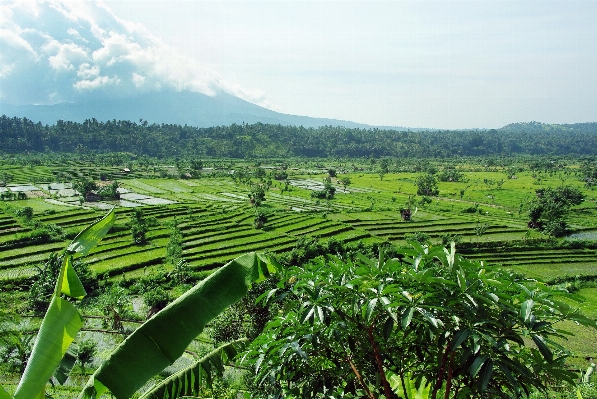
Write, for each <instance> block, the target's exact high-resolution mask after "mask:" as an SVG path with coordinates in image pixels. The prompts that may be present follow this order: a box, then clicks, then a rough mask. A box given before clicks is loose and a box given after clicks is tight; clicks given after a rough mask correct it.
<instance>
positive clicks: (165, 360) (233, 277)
mask: <svg viewBox="0 0 597 399" xmlns="http://www.w3.org/2000/svg"><path fill="white" fill-rule="evenodd" d="M264 260H267V261H269V259H268V258H266V257H264V256H258V255H256V254H255V253H248V254H245V255H242V256H240V257H238V258H236V259H235V260H233V261H231V262H229V263H228V264H226V265H225V266H223V267H221V268H220V269H218V270H217V271H216V272H214V273H213V274H212V275H210V276H209V277H208V278H206V279H205V280H203V281H201V282H200V283H199V284H197V285H196V286H195V287H193V288H192V289H190V290H189V291H188V292H186V293H185V294H184V295H182V296H180V297H179V298H178V299H177V300H175V301H174V302H172V303H171V304H169V305H168V306H167V307H166V308H164V309H163V310H162V311H160V312H159V313H158V314H156V315H155V316H154V317H152V318H151V319H149V320H148V321H147V322H145V323H144V324H143V325H142V326H141V327H139V328H138V329H137V330H135V332H134V333H133V334H131V335H130V336H129V337H128V338H127V339H126V340H125V341H124V342H122V343H121V344H120V345H119V346H118V347H117V348H116V350H115V351H114V352H113V353H112V354H111V355H110V357H109V358H108V359H106V360H105V361H104V363H103V364H102V365H101V366H100V367H99V369H97V370H96V372H95V373H94V375H93V376H92V377H91V379H90V380H89V382H88V383H87V386H86V387H85V389H84V391H83V392H81V394H80V395H79V398H91V397H92V396H93V394H94V388H93V386H94V385H95V383H96V382H100V383H101V384H102V385H104V386H105V387H107V388H108V389H109V390H110V391H111V392H112V394H113V395H114V396H115V397H116V398H118V399H124V398H129V397H130V396H132V395H133V393H135V391H137V390H138V389H139V388H140V387H142V386H143V385H144V384H145V383H146V382H147V381H148V380H149V379H150V378H151V377H153V376H154V375H156V374H158V373H159V372H161V371H162V370H163V369H164V368H165V367H167V366H169V365H170V364H172V363H173V362H174V361H175V360H176V359H178V358H179V357H180V356H181V355H182V353H183V352H184V350H185V349H186V347H187V346H188V345H189V343H190V342H191V341H192V340H193V339H194V338H195V337H196V336H198V335H199V334H200V333H201V332H202V331H203V328H204V327H205V325H206V324H207V323H208V322H210V321H211V320H213V319H214V318H215V317H216V316H218V315H219V314H220V313H221V312H222V311H223V310H224V309H226V308H227V307H228V306H230V305H231V304H233V303H235V302H236V301H238V300H239V299H240V298H242V297H243V296H244V295H245V294H246V293H247V291H248V289H249V288H250V286H251V284H252V283H253V282H255V281H261V280H262V279H264V278H265V273H266V272H267V273H269V271H270V270H273V269H274V266H273V265H271V267H270V265H264V264H263V262H264ZM98 396H99V395H98Z"/></svg>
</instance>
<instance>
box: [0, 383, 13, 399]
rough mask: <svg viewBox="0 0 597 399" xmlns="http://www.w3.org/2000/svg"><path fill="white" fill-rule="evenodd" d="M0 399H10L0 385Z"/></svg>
mask: <svg viewBox="0 0 597 399" xmlns="http://www.w3.org/2000/svg"><path fill="white" fill-rule="evenodd" d="M0 399H12V396H10V394H9V393H8V392H6V390H5V389H4V388H3V387H2V385H0Z"/></svg>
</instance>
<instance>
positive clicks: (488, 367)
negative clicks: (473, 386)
mask: <svg viewBox="0 0 597 399" xmlns="http://www.w3.org/2000/svg"><path fill="white" fill-rule="evenodd" d="M492 374H493V362H492V360H491V359H488V360H487V361H486V362H485V364H484V365H483V367H482V368H481V371H480V372H479V381H478V384H477V386H478V388H479V391H481V392H485V390H486V389H487V384H489V380H491V376H492Z"/></svg>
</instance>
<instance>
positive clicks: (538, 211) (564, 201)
mask: <svg viewBox="0 0 597 399" xmlns="http://www.w3.org/2000/svg"><path fill="white" fill-rule="evenodd" d="M536 194H537V197H536V198H535V199H534V200H533V201H532V202H531V204H530V206H529V218H530V219H531V221H530V222H529V227H534V228H537V229H539V230H543V231H545V233H547V234H548V235H550V236H552V237H561V236H563V235H565V234H566V233H567V232H568V227H567V223H566V220H565V217H566V215H567V213H568V211H569V210H570V208H571V207H572V206H573V205H579V204H580V203H582V201H583V200H584V194H583V193H582V192H581V191H580V190H579V189H577V188H574V187H570V186H561V187H557V188H551V187H548V188H546V189H540V190H537V192H536Z"/></svg>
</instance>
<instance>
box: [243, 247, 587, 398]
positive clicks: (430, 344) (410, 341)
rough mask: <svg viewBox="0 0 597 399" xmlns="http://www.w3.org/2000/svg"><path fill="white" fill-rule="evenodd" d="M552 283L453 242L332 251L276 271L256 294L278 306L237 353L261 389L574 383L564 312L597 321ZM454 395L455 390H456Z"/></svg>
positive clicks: (464, 390) (386, 391) (478, 390)
mask: <svg viewBox="0 0 597 399" xmlns="http://www.w3.org/2000/svg"><path fill="white" fill-rule="evenodd" d="M558 296H567V297H569V298H574V297H570V296H569V295H568V294H567V292H566V291H564V290H558V289H553V288H549V287H547V286H546V285H544V284H542V283H538V282H537V281H535V280H531V279H526V278H524V277H523V276H520V275H517V274H515V273H511V272H509V271H507V270H497V269H495V270H494V269H487V268H484V267H483V266H482V265H481V264H480V263H477V262H474V261H469V260H466V259H464V258H461V257H460V256H458V255H457V254H456V253H455V249H454V246H452V248H451V250H447V249H444V248H441V247H434V248H432V247H426V246H421V245H419V244H418V243H413V249H406V250H402V251H400V256H399V257H397V258H393V259H387V260H386V259H385V258H384V256H383V253H381V254H380V256H379V259H378V260H371V259H368V258H367V257H365V256H359V255H357V257H356V259H355V261H353V262H351V261H346V260H341V259H339V258H336V257H329V258H327V259H321V258H319V259H318V260H317V261H316V262H312V263H309V264H305V265H303V266H302V267H292V268H288V269H286V270H285V271H284V274H283V275H282V276H281V283H280V284H279V285H278V286H277V287H276V288H275V289H273V290H271V291H270V292H267V293H265V294H264V295H262V297H261V298H260V299H261V300H262V301H263V302H264V303H270V302H271V301H279V302H280V303H279V306H280V307H281V308H282V309H284V311H283V312H280V313H279V314H278V315H277V316H276V317H275V318H274V319H273V320H272V321H271V322H269V323H268V324H267V325H266V327H265V329H264V332H263V333H262V334H261V335H260V336H259V337H257V338H256V339H255V341H253V343H252V344H251V346H250V347H249V348H248V350H247V351H246V352H245V355H244V357H243V359H244V360H243V363H244V364H245V365H247V366H250V367H252V368H254V370H255V382H256V383H257V384H258V387H259V388H258V389H259V392H261V393H262V394H263V393H267V394H273V395H281V396H283V397H288V398H291V397H327V395H328V394H327V393H328V392H341V393H343V395H349V394H351V395H354V396H356V397H368V398H375V397H380V396H384V397H386V398H388V399H389V398H393V397H395V394H396V392H397V391H398V386H400V385H402V389H403V390H406V389H407V385H408V384H407V382H408V381H409V380H410V381H416V386H417V387H418V386H419V385H420V382H421V381H424V380H425V381H427V382H428V384H429V385H428V386H429V389H430V397H431V398H434V399H435V398H437V397H438V394H439V393H440V392H445V395H446V396H445V397H455V395H456V393H457V392H459V393H460V395H466V397H492V398H494V397H495V398H511V397H519V396H520V395H521V394H527V395H528V394H529V392H530V390H531V389H532V388H537V389H540V390H545V389H546V387H547V384H548V381H554V380H560V381H566V382H569V383H571V384H573V383H574V380H575V378H576V375H575V374H574V373H573V372H570V371H569V370H568V369H567V367H566V366H565V359H566V357H567V356H568V353H567V352H566V351H565V350H564V348H562V347H561V346H559V345H558V344H556V343H555V342H554V341H553V338H555V337H562V336H564V335H563V334H565V332H564V331H561V330H559V329H558V324H557V323H559V322H560V321H561V320H564V319H568V320H575V321H577V322H578V323H581V324H584V325H586V326H590V327H591V328H595V329H597V323H595V321H594V320H590V319H588V318H586V317H584V316H582V315H580V314H579V313H577V311H576V310H575V309H574V308H573V307H570V306H569V305H566V304H564V303H563V302H560V301H558V300H557V298H558ZM458 397H461V396H458Z"/></svg>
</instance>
